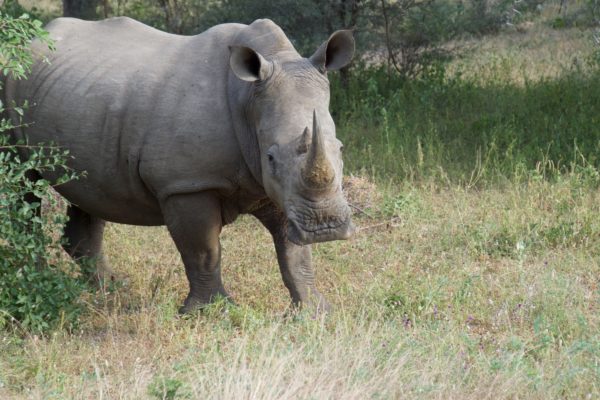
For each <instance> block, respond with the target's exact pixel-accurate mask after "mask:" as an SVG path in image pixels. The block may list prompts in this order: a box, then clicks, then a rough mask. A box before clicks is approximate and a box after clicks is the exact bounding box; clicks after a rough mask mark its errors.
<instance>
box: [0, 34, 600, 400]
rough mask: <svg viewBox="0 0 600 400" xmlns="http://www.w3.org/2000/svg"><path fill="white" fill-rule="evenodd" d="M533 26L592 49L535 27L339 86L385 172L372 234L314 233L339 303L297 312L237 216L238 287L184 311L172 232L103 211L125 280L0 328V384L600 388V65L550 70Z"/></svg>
mask: <svg viewBox="0 0 600 400" xmlns="http://www.w3.org/2000/svg"><path fill="white" fill-rule="evenodd" d="M538 29H539V32H542V33H543V32H545V33H544V34H548V35H550V34H551V35H555V40H553V41H548V42H544V43H545V44H544V46H548V50H547V51H548V54H553V53H556V54H562V53H560V51H559V50H558V49H559V48H564V49H566V47H565V46H566V45H565V43H568V42H569V41H571V40H573V41H574V42H573V43H575V42H577V44H576V45H573V46H575V48H577V49H581V52H582V53H581V54H586V53H588V54H589V52H591V51H592V48H591V47H589V48H588V47H586V46H588V42H587V40H588V39H587V36H585V35H581V36H578V35H579V34H578V33H577V32H575V31H572V30H568V29H565V30H561V31H557V32H558V33H554V32H551V33H549V32H548V31H547V28H543V27H542V28H539V27H533V28H531V31H533V32H531V31H530V32H529V33H527V34H526V35H525V36H522V37H521V36H519V39H518V40H519V41H520V42H522V43H521V45H520V46H519V47H518V49H515V47H514V40H515V35H516V33H508V34H503V35H500V36H498V37H496V38H493V39H491V43H496V44H494V45H493V46H492V45H491V44H490V43H489V42H488V41H487V39H486V40H485V41H482V42H480V43H479V45H478V46H480V47H479V48H475V49H474V50H473V52H472V53H470V54H469V55H467V56H466V57H467V58H465V59H463V60H462V61H460V60H459V61H456V64H453V65H451V66H449V67H448V70H447V71H445V72H444V75H440V74H438V75H436V74H437V73H438V72H439V71H438V70H436V71H434V73H433V74H432V75H431V76H429V77H428V78H427V80H419V81H415V82H409V83H406V82H391V83H389V84H387V83H386V82H387V81H386V79H387V77H386V76H385V74H383V73H382V72H372V73H370V74H365V76H360V77H358V81H357V83H356V84H355V86H354V88H352V90H354V91H355V92H354V96H353V97H348V98H346V97H344V96H343V95H342V94H341V93H338V92H336V93H334V97H333V101H334V105H335V107H336V109H335V112H336V118H337V119H338V121H339V123H338V124H339V127H340V134H341V136H342V137H343V139H344V141H345V147H346V149H347V150H346V164H347V170H349V171H350V172H352V173H354V174H356V175H359V176H362V178H356V179H358V180H359V181H360V179H363V180H366V181H367V182H369V181H370V182H371V183H370V184H367V185H366V186H364V187H362V188H361V187H360V185H357V186H355V187H354V189H353V190H354V192H352V193H351V195H352V199H353V200H352V201H353V202H354V203H356V204H357V205H359V206H360V208H361V210H363V212H359V213H358V214H357V215H356V223H357V225H358V226H359V227H360V231H359V233H358V234H357V235H356V236H355V237H354V238H353V239H352V240H350V241H347V242H331V243H323V244H318V245H315V246H314V262H315V265H316V268H317V275H318V276H317V282H318V283H317V285H318V287H319V288H320V289H321V291H322V292H323V293H324V294H325V295H326V296H327V298H328V299H329V300H330V301H331V302H332V304H333V305H334V307H335V310H336V311H335V312H334V313H333V314H331V315H329V316H328V317H326V318H317V319H313V318H311V316H310V315H305V314H300V315H297V316H295V317H293V318H285V317H284V314H285V312H286V310H287V307H288V304H289V298H288V295H287V293H286V290H285V288H284V286H283V283H282V282H281V278H280V276H279V272H278V267H277V264H276V260H275V256H274V250H273V248H272V244H271V242H270V238H269V235H268V233H267V232H266V231H265V229H264V228H262V227H261V226H260V225H259V224H258V223H257V222H256V221H255V220H253V219H252V218H249V217H243V218H241V219H240V220H239V221H238V222H236V223H235V224H233V225H231V226H228V227H226V228H225V230H224V232H223V236H222V246H223V266H224V272H223V274H224V282H225V285H226V287H227V288H228V290H229V291H230V293H231V294H232V295H233V296H234V297H235V300H236V302H237V304H238V305H237V306H233V305H229V304H222V303H221V304H215V305H214V306H212V307H211V308H210V309H209V310H208V311H207V312H205V313H202V314H198V315H194V316H191V317H186V318H181V317H179V316H178V315H177V314H176V310H177V308H178V306H179V305H180V303H181V302H182V300H183V298H184V296H185V295H186V287H187V283H186V279H185V274H184V270H183V268H182V266H181V262H180V258H179V255H178V253H177V251H176V249H175V246H174V245H173V243H172V242H171V240H170V239H169V237H168V233H167V232H166V230H165V229H164V228H141V227H132V226H123V225H116V224H109V225H108V230H107V234H106V251H107V255H108V257H109V258H110V260H111V261H112V264H113V267H114V268H115V270H117V271H118V272H120V273H122V274H123V275H125V276H126V277H127V279H126V283H125V284H124V285H114V287H111V288H110V290H107V291H104V292H97V293H91V294H89V295H88V296H87V297H86V298H85V299H84V300H85V301H86V302H87V303H88V312H87V314H86V315H84V316H83V318H82V319H81V325H80V327H79V328H78V329H77V330H76V331H73V332H68V331H66V330H64V329H63V330H57V331H56V332H54V333H53V334H50V335H48V336H45V337H38V336H32V335H31V334H27V333H24V332H20V331H19V330H18V328H17V327H15V330H14V332H1V333H0V398H3V399H4V398H6V399H13V398H14V399H21V398H43V399H53V398H54V399H63V398H82V399H83V398H86V399H87V398H107V399H116V398H123V399H129V398H131V399H138V398H148V399H153V398H154V399H157V398H158V399H175V398H199V397H208V398H215V399H221V398H235V399H237V398H252V399H281V398H294V399H296V398H301V399H321V398H340V399H363V398H381V399H393V398H425V399H434V398H435V399H439V398H443V399H508V398H511V399H512V398H528V399H551V398H555V399H559V398H560V399H564V398H566V399H569V398H572V399H594V398H599V397H600V218H599V215H600V174H599V171H598V167H599V165H598V162H599V161H598V158H597V154H599V153H598V150H600V148H599V147H598V146H599V145H600V143H599V142H598V137H600V132H598V129H600V123H599V121H598V115H600V114H599V113H598V107H599V106H598V105H599V104H600V99H598V95H599V93H600V90H599V88H600V81H599V78H598V76H597V75H595V73H594V72H593V71H592V70H590V71H588V70H585V71H584V70H577V69H575V70H574V69H572V68H571V67H565V68H561V69H560V71H559V70H556V71H555V70H552V68H551V67H552V66H553V65H554V62H552V60H550V59H544V58H543V57H542V56H541V55H540V54H542V53H543V52H541V50H540V49H539V47H538V46H537V45H535V44H532V43H537V42H536V40H538V39H539V38H538V37H537V36H536V35H537V34H536V33H535V32H538ZM519 35H522V34H520V33H519ZM573 38H575V39H573ZM577 38H578V39H577ZM563 39H564V41H563ZM552 46H556V49H555V51H553V50H552ZM569 46H571V45H569ZM585 49H587V50H585ZM544 51H545V50H544ZM490 52H496V53H498V54H500V55H498V60H500V61H493V60H492V61H490V60H491V58H490V57H489V55H490ZM568 53H569V52H568V51H564V55H565V57H568V56H569V54H568ZM582 57H583V56H582ZM536 60H537V62H538V66H539V69H538V70H536V69H534V68H531V69H529V68H522V67H521V62H527V63H528V62H536ZM561 60H562V58H561ZM476 62H479V64H476ZM461 63H463V64H462V65H461ZM465 65H466V66H467V67H465ZM468 65H477V67H473V71H475V70H476V71H479V72H481V74H480V73H477V74H475V73H472V72H471V75H469V72H468V71H467V72H464V71H465V70H464V69H465V68H467V69H468ZM486 65H487V66H488V67H486ZM486 68H489V69H486ZM461 69H463V73H462V74H458V72H457V71H460V70H461ZM534 72H535V74H536V75H535V76H534V75H532V74H534ZM357 99H360V100H357ZM557 137H560V138H561V140H560V142H558V141H557ZM563 138H564V140H563ZM542 144H544V145H542ZM369 185H371V186H369ZM373 185H374V186H373Z"/></svg>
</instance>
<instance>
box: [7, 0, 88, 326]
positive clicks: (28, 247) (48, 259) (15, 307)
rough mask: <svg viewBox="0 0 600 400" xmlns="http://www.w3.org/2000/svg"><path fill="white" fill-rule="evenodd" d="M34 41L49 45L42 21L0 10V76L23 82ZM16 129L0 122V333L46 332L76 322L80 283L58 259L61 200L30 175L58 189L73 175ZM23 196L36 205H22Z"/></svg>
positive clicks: (57, 153) (17, 108)
mask: <svg viewBox="0 0 600 400" xmlns="http://www.w3.org/2000/svg"><path fill="white" fill-rule="evenodd" d="M34 38H38V39H40V40H43V41H45V42H46V43H48V44H49V45H51V44H50V41H49V39H48V36H47V33H46V32H45V31H44V30H43V29H42V27H41V23H40V22H39V21H36V20H32V19H31V18H29V16H28V15H26V14H25V15H23V16H21V17H19V18H13V17H11V16H9V15H7V14H5V13H2V11H1V10H0V71H1V72H2V74H4V76H8V75H11V76H12V77H13V78H17V79H21V78H24V77H25V76H26V74H27V72H28V71H29V67H30V66H31V64H32V62H33V59H32V57H31V55H30V54H29V52H28V47H27V46H28V44H29V43H31V41H32V40H33V39H34ZM0 89H1V87H0ZM26 106H27V105H26V104H24V105H15V104H6V105H4V104H2V103H0V115H6V112H7V111H8V109H9V108H10V109H12V110H13V111H14V112H15V114H16V115H23V110H24V108H25V107H26ZM17 125H18V123H17ZM15 128H17V126H15V121H11V120H9V119H8V117H3V118H1V119H0V327H8V326H14V325H15V323H18V325H20V326H21V327H23V328H25V329H27V330H30V331H45V330H48V329H50V328H53V327H55V326H56V324H57V323H62V324H68V325H71V324H73V323H74V322H75V321H76V318H77V315H78V314H79V312H80V311H81V306H80V304H79V303H78V301H77V300H78V298H79V296H80V293H81V290H82V289H83V284H82V283H80V281H79V280H78V279H77V278H76V276H75V275H74V274H73V273H72V263H71V262H70V261H65V260H64V257H61V254H60V252H61V246H60V239H59V238H60V235H59V234H57V231H60V230H61V229H62V225H63V224H64V222H65V216H64V215H63V214H62V213H60V212H56V209H57V208H58V201H59V200H58V199H57V198H56V197H55V196H53V195H52V190H51V187H52V186H51V184H50V182H48V181H47V180H45V179H40V180H37V181H33V180H30V179H28V175H29V174H30V173H32V171H36V172H38V173H40V172H44V171H49V170H52V171H62V173H61V174H60V175H61V178H60V179H59V180H58V182H55V183H57V184H60V183H64V182H65V181H67V180H69V179H73V178H74V175H73V174H72V173H71V172H69V171H68V169H66V167H65V163H66V160H67V152H66V151H64V150H60V149H58V148H56V147H52V146H29V145H27V144H26V143H15V142H13V141H11V137H10V135H9V132H10V131H11V130H13V129H15ZM26 197H29V198H30V199H36V201H29V202H28V201H25V200H24V199H25V198H26ZM42 201H43V202H44V203H45V204H48V209H49V211H48V212H44V213H42V212H41V208H42V204H41V203H42ZM58 233H59V232H58Z"/></svg>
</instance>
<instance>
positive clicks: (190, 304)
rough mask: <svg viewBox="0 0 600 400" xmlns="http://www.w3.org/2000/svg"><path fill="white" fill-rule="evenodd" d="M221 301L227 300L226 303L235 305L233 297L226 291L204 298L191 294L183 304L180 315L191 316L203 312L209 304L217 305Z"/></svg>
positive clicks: (216, 292)
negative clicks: (196, 312)
mask: <svg viewBox="0 0 600 400" xmlns="http://www.w3.org/2000/svg"><path fill="white" fill-rule="evenodd" d="M220 299H225V300H226V301H229V302H232V303H233V300H232V299H231V296H229V294H228V293H227V292H226V291H225V289H219V290H216V291H214V293H210V294H209V295H204V296H199V295H193V294H191V293H190V294H189V295H188V297H187V298H186V299H185V301H184V302H183V306H181V307H180V308H179V314H191V313H193V312H195V311H199V310H202V309H203V308H205V307H206V306H208V305H209V304H212V303H215V302H217V301H219V300H220Z"/></svg>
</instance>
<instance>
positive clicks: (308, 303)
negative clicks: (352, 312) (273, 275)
mask: <svg viewBox="0 0 600 400" xmlns="http://www.w3.org/2000/svg"><path fill="white" fill-rule="evenodd" d="M332 311H333V307H332V306H331V304H330V303H329V302H328V301H327V299H326V298H325V296H323V295H322V294H321V293H319V292H317V291H316V290H315V291H313V292H312V293H311V295H310V296H309V297H308V298H306V299H304V300H303V301H292V306H291V307H290V308H289V309H288V310H287V311H286V313H285V317H294V316H297V315H298V314H300V313H306V314H307V315H309V316H311V317H312V318H313V319H316V318H319V317H321V316H324V315H327V314H330V313H331V312H332Z"/></svg>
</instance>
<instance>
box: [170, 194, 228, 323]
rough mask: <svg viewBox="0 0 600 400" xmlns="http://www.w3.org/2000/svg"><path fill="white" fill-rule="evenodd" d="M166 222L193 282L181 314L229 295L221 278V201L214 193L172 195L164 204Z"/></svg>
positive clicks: (186, 271) (188, 276)
mask: <svg viewBox="0 0 600 400" xmlns="http://www.w3.org/2000/svg"><path fill="white" fill-rule="evenodd" d="M162 210H163V215H164V219H165V224H166V225H167V228H168V229H169V233H170V234H171V237H172V238H173V241H174V242H175V245H176V246H177V249H178V250H179V253H180V254H181V259H182V261H183V264H184V265H185V273H186V275H187V278H188V281H189V284H190V293H189V294H188V296H187V298H186V299H185V302H184V304H183V307H181V308H180V309H179V312H180V313H182V314H183V313H189V312H191V311H193V310H194V309H196V308H200V307H202V306H203V305H206V304H208V303H210V302H211V301H213V300H214V299H215V297H217V296H218V295H221V296H224V297H229V295H228V294H227V292H226V291H225V288H223V283H222V281H221V244H220V242H219V235H220V233H221V228H222V221H221V204H220V202H219V199H218V197H217V196H216V195H215V194H213V193H208V192H203V193H192V194H181V195H173V196H170V197H168V198H167V199H166V200H165V201H164V203H163V204H162Z"/></svg>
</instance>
